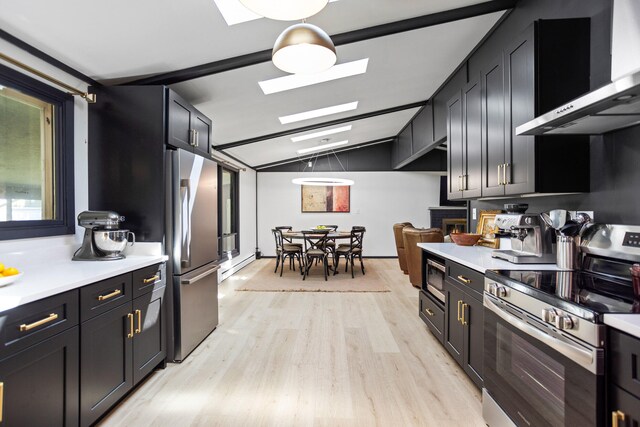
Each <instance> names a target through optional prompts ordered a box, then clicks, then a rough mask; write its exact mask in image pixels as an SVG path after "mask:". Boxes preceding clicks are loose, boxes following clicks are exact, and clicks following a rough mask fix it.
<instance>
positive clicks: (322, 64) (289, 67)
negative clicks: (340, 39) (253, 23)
mask: <svg viewBox="0 0 640 427" xmlns="http://www.w3.org/2000/svg"><path fill="white" fill-rule="evenodd" d="M336 59H337V56H336V48H335V46H334V45H333V42H332V41H331V38H330V37H329V35H327V33H325V32H324V31H323V30H322V29H321V28H319V27H316V26H315V25H311V24H307V23H305V22H303V23H301V24H295V25H292V26H290V27H289V28H287V29H286V30H284V31H283V32H282V34H280V36H279V37H278V39H277V40H276V43H275V45H274V46H273V53H272V60H273V64H274V65H275V66H276V67H278V68H279V69H281V70H282V71H286V72H287V73H293V74H311V73H319V72H321V71H325V70H328V69H329V68H331V67H332V66H333V65H334V64H335V63H336Z"/></svg>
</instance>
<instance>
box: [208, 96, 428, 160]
mask: <svg viewBox="0 0 640 427" xmlns="http://www.w3.org/2000/svg"><path fill="white" fill-rule="evenodd" d="M426 103H427V101H420V102H414V103H411V104H405V105H399V106H397V107H391V108H385V109H384V110H378V111H371V112H369V113H363V114H358V115H356V116H350V117H344V118H342V119H335V120H331V121H328V122H322V123H318V124H315V125H308V126H303V127H300V128H295V129H290V130H283V131H281V132H276V133H272V134H269V135H262V136H258V137H255V138H249V139H244V140H242V141H236V142H229V143H227V144H220V145H214V146H213V148H214V149H216V150H228V149H229V148H234V147H241V146H243V145H248V144H255V143H256V142H262V141H267V140H269V139H275V138H281V137H283V136H288V135H295V134H297V133H301V132H308V131H310V130H315V129H321V128H324V127H328V126H335V125H340V124H343V123H349V122H355V121H357V120H363V119H369V118H371V117H376V116H382V115H385V114H391V113H396V112H398V111H404V110H410V109H412V108H419V107H423V106H424V105H425V104H426Z"/></svg>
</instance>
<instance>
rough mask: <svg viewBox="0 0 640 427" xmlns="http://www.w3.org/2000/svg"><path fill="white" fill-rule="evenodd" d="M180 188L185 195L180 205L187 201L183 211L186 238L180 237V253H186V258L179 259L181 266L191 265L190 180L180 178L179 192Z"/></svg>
mask: <svg viewBox="0 0 640 427" xmlns="http://www.w3.org/2000/svg"><path fill="white" fill-rule="evenodd" d="M182 189H185V196H184V198H183V199H182V200H181V206H184V203H185V202H186V203H187V210H186V212H185V213H184V215H185V217H186V218H185V220H186V222H187V224H186V225H187V229H186V230H184V233H186V239H184V238H183V239H182V254H183V255H184V254H186V258H183V259H181V260H180V265H181V266H182V267H191V212H190V209H189V204H190V203H191V180H189V179H181V180H180V193H182Z"/></svg>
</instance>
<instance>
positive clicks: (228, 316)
mask: <svg viewBox="0 0 640 427" xmlns="http://www.w3.org/2000/svg"><path fill="white" fill-rule="evenodd" d="M274 262H275V261H274V260H273V259H262V260H258V261H256V262H254V263H252V264H251V265H249V266H248V267H246V268H244V269H243V270H241V271H240V272H238V273H236V274H235V275H234V276H232V277H231V278H229V279H227V280H226V281H224V282H223V283H222V284H221V286H220V297H221V300H220V325H219V327H218V328H217V329H216V330H215V331H214V332H213V333H212V334H211V335H210V336H209V337H208V338H207V339H206V340H205V341H204V342H203V343H202V344H201V345H200V346H199V347H198V348H197V349H196V350H195V351H194V352H193V353H192V354H191V355H190V356H189V357H188V358H187V360H186V361H185V362H183V363H182V364H179V365H177V364H169V366H168V367H167V368H166V369H165V370H162V371H157V372H156V373H154V374H152V375H151V377H150V378H149V379H148V380H147V381H146V382H145V383H144V384H142V385H141V386H140V387H139V388H138V389H137V390H136V391H135V392H134V393H133V394H132V395H131V396H129V397H128V398H127V399H126V400H125V401H123V402H122V403H121V404H120V405H119V406H118V407H117V408H116V409H115V410H113V411H112V412H111V413H110V415H109V416H108V417H107V418H105V419H104V420H103V422H102V425H103V426H174V427H175V426H464V427H468V426H484V422H483V421H482V415H481V403H480V399H481V398H480V392H479V391H478V390H477V389H476V388H475V386H474V385H473V384H472V383H471V381H470V380H469V379H468V378H467V377H466V375H465V374H464V372H463V371H462V370H461V369H460V368H459V367H458V366H457V365H456V363H455V362H454V361H453V360H452V359H451V358H450V357H449V355H448V353H447V352H446V350H445V349H444V348H443V347H442V346H441V345H440V343H438V342H437V341H436V340H435V339H434V338H433V337H432V335H431V334H430V333H429V332H428V330H427V328H426V326H425V325H424V323H423V322H422V320H420V318H419V317H418V291H417V290H416V289H415V288H413V287H412V286H411V285H410V284H409V280H408V277H407V276H405V275H403V274H402V272H401V271H400V269H399V267H398V262H397V260H395V259H383V260H380V259H367V260H365V265H366V264H368V263H376V264H377V266H376V267H377V268H378V269H379V270H381V271H383V276H384V278H385V280H386V282H387V283H388V286H389V288H390V289H391V292H387V293H326V292H325V293H321V292H320V293H316V292H236V291H235V290H234V289H235V288H236V287H237V286H238V285H239V284H240V283H242V282H243V281H244V280H252V279H251V278H252V275H253V274H254V273H255V272H256V271H257V270H258V269H259V267H260V266H261V265H264V264H263V263H274ZM284 274H296V273H294V272H289V271H287V270H285V273H284Z"/></svg>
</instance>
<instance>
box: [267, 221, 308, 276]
mask: <svg viewBox="0 0 640 427" xmlns="http://www.w3.org/2000/svg"><path fill="white" fill-rule="evenodd" d="M271 232H272V233H273V237H274V239H275V241H276V269H275V270H274V273H277V272H278V267H280V277H282V271H283V270H284V260H285V259H286V258H289V268H290V269H291V268H292V269H293V271H296V264H295V260H296V259H297V260H298V265H299V267H300V274H304V268H303V263H302V261H303V260H302V247H301V246H298V245H291V244H289V243H286V242H285V241H284V239H283V237H282V230H278V229H277V228H274V229H272V230H271Z"/></svg>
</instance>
